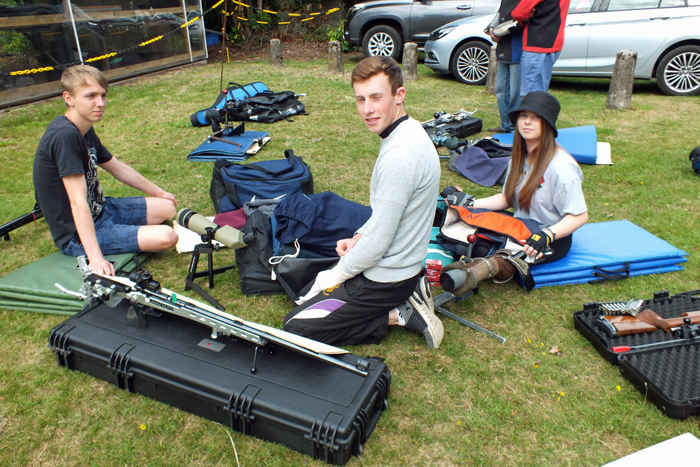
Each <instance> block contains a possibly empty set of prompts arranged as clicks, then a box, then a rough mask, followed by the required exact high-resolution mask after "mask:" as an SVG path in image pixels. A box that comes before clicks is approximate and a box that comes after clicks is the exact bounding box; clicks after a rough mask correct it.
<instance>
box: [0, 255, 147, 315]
mask: <svg viewBox="0 0 700 467" xmlns="http://www.w3.org/2000/svg"><path fill="white" fill-rule="evenodd" d="M133 256H134V255H133V254H132V253H124V254H120V255H108V256H106V257H105V258H106V259H107V260H109V261H113V262H114V269H115V271H117V275H120V276H128V275H129V274H130V273H131V272H133V271H134V270H135V269H136V264H135V263H134V261H133ZM151 256H152V254H151V253H141V254H140V255H139V256H138V260H139V262H140V263H141V264H143V263H145V262H146V261H148V259H150V257H151ZM56 282H58V283H59V284H61V285H62V286H63V287H65V288H66V289H68V290H72V291H74V292H78V291H79V290H80V286H81V285H82V284H83V276H82V275H81V274H80V271H79V270H78V261H77V259H76V258H75V257H73V256H67V255H64V254H63V253H61V252H56V253H53V254H51V255H48V256H45V257H43V258H41V259H39V260H37V261H34V262H33V263H31V264H28V265H26V266H25V267H23V268H21V269H18V270H17V271H14V272H12V273H10V274H8V275H6V276H5V277H2V278H0V308H6V309H11V310H23V311H34V312H37V313H50V314H56V315H74V314H75V313H77V312H79V311H81V310H82V309H83V308H85V306H86V305H87V302H86V301H84V300H81V299H79V298H78V297H74V296H72V295H68V294H65V293H63V292H61V291H60V290H58V288H57V287H56V286H55V284H56Z"/></svg>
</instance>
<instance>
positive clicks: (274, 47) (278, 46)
mask: <svg viewBox="0 0 700 467" xmlns="http://www.w3.org/2000/svg"><path fill="white" fill-rule="evenodd" d="M270 65H271V66H282V65H284V63H283V61H282V41H280V40H279V39H272V40H271V41H270Z"/></svg>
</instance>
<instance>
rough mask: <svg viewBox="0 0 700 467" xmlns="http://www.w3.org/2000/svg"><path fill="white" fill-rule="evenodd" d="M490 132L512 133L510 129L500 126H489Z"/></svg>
mask: <svg viewBox="0 0 700 467" xmlns="http://www.w3.org/2000/svg"><path fill="white" fill-rule="evenodd" d="M486 131H488V132H489V133H510V132H509V131H508V130H504V129H503V128H501V127H500V126H497V127H494V128H489V129H488V130H486Z"/></svg>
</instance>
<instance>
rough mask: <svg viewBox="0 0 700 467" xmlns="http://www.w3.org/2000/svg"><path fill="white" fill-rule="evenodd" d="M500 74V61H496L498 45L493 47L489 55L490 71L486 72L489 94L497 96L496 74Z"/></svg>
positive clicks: (487, 91)
mask: <svg viewBox="0 0 700 467" xmlns="http://www.w3.org/2000/svg"><path fill="white" fill-rule="evenodd" d="M497 73H498V60H497V59H496V44H493V45H492V46H491V52H490V53H489V70H488V71H487V72H486V88H485V91H486V93H487V94H492V95H494V96H495V95H496V74H497Z"/></svg>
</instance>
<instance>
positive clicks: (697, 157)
mask: <svg viewBox="0 0 700 467" xmlns="http://www.w3.org/2000/svg"><path fill="white" fill-rule="evenodd" d="M688 158H689V159H690V163H691V164H693V170H694V171H695V173H696V174H700V146H698V147H696V148H695V149H693V150H692V151H690V156H688Z"/></svg>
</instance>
